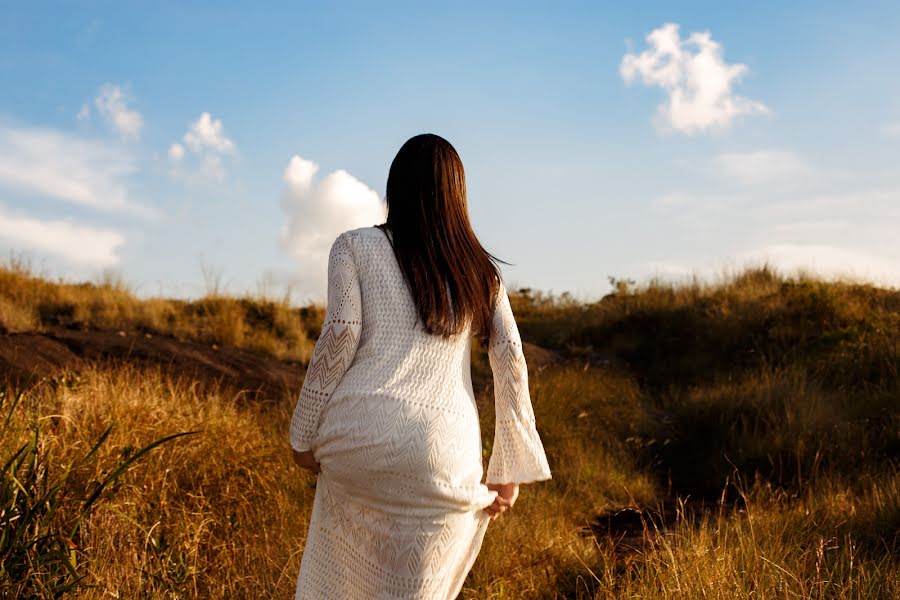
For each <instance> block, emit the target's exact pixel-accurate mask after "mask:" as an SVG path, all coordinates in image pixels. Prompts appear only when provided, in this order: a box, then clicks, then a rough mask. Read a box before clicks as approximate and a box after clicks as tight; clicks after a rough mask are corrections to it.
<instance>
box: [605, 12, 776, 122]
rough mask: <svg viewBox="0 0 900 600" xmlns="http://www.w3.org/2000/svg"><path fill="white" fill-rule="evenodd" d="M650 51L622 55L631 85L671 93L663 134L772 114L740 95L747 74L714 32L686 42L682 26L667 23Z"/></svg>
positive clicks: (663, 109) (654, 35)
mask: <svg viewBox="0 0 900 600" xmlns="http://www.w3.org/2000/svg"><path fill="white" fill-rule="evenodd" d="M646 40H647V44H648V45H649V46H650V47H649V49H647V50H645V51H643V52H641V53H640V54H633V53H627V54H625V56H623V57H622V62H621V64H620V66H619V73H620V75H621V76H622V79H623V80H624V81H625V82H626V83H632V82H634V81H635V80H638V79H640V81H641V82H642V83H644V84H645V85H648V86H658V87H661V88H662V89H663V90H665V92H666V94H667V95H668V98H667V100H666V102H664V103H663V104H661V105H660V106H659V114H658V118H659V123H658V127H659V128H660V129H661V130H664V131H665V130H675V131H681V132H684V133H689V134H690V133H696V132H700V131H706V130H711V129H721V128H726V127H728V126H729V125H730V124H731V122H732V121H733V120H734V119H735V118H736V117H738V116H739V115H745V114H746V115H749V114H759V113H768V112H769V109H768V108H767V107H766V106H765V105H764V104H762V103H760V102H757V101H755V100H750V99H748V98H744V97H742V96H738V95H736V94H735V93H734V92H733V91H732V87H733V86H734V84H735V83H736V82H737V81H738V80H739V79H740V78H741V77H742V76H743V75H744V74H745V73H746V71H747V67H746V66H745V65H743V64H740V63H735V64H728V63H726V62H725V61H724V59H723V58H722V48H721V46H720V45H719V44H718V43H717V42H716V41H714V40H713V39H712V36H710V34H709V32H696V33H692V34H691V35H690V36H689V37H688V38H687V39H686V40H682V39H681V35H680V34H679V31H678V25H676V24H674V23H666V24H665V25H663V26H662V27H660V28H658V29H656V30H654V31H652V32H651V33H650V34H649V35H648V36H647V38H646Z"/></svg>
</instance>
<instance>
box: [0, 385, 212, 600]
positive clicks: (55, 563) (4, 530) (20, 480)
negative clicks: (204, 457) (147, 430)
mask: <svg viewBox="0 0 900 600" xmlns="http://www.w3.org/2000/svg"><path fill="white" fill-rule="evenodd" d="M29 384H30V380H29V381H27V382H25V383H24V384H22V385H21V386H20V387H18V388H17V389H15V390H10V389H9V388H7V387H0V411H3V412H4V413H5V414H4V415H3V425H2V427H0V439H5V436H7V435H8V434H10V433H11V432H10V424H11V422H12V420H13V417H14V414H15V412H16V409H17V408H19V407H20V406H21V405H22V403H23V399H24V398H25V396H26V394H27V393H28V391H29V390H28V387H27V386H28V385H29ZM44 420H45V418H41V417H34V418H32V419H31V426H30V427H29V429H28V435H27V440H26V441H25V442H24V443H23V444H22V445H20V446H18V447H15V446H13V447H11V448H9V449H5V448H4V449H5V450H7V452H5V453H2V454H0V457H2V458H0V460H2V461H3V463H2V464H3V477H2V480H0V596H2V597H16V598H19V597H35V596H41V597H43V596H52V597H58V596H60V595H62V594H63V593H65V592H68V591H71V590H72V589H74V588H75V587H77V586H78V585H79V584H81V583H83V582H84V580H85V578H86V577H87V575H85V574H82V573H80V571H79V564H80V560H79V557H80V556H82V555H83V548H82V546H80V545H79V543H78V542H79V533H80V530H81V526H82V523H83V522H84V520H85V519H86V518H87V517H89V515H90V514H91V512H92V511H93V509H94V507H95V506H96V505H97V504H98V503H99V502H100V501H101V499H103V492H104V490H106V489H107V488H109V487H110V486H111V485H112V484H113V483H114V482H115V481H116V480H117V479H118V478H119V477H120V476H121V475H122V474H124V473H125V472H126V471H128V470H129V469H130V468H131V467H132V466H133V465H134V463H135V462H136V461H137V460H138V459H140V458H141V457H143V456H144V455H145V454H147V453H148V452H150V451H151V450H153V449H154V448H155V447H157V446H159V445H161V444H163V443H165V442H168V441H170V440H173V439H175V438H178V437H182V436H185V435H189V434H191V433H194V432H183V433H175V434H172V435H168V436H165V437H162V438H160V439H158V440H156V441H154V442H151V443H150V444H147V445H146V446H143V447H142V448H139V449H129V451H128V452H126V453H123V456H122V457H121V458H120V460H119V461H118V462H116V463H114V464H112V465H111V468H110V470H109V471H107V472H105V473H104V474H103V475H102V478H100V479H99V480H97V481H95V482H93V483H92V484H91V485H89V486H80V485H73V484H72V481H71V479H70V476H71V475H72V474H73V473H76V472H78V471H82V470H85V469H89V468H90V467H91V466H92V462H93V461H94V460H95V458H96V456H97V453H98V451H99V450H100V449H101V447H102V446H103V445H104V443H105V442H106V441H107V439H108V438H109V435H110V434H111V433H112V430H113V426H112V425H110V426H109V427H107V428H106V430H104V431H103V433H101V434H100V436H99V438H98V439H97V441H96V442H95V443H94V444H93V446H92V447H91V448H90V449H89V450H88V451H87V452H86V453H85V454H84V455H83V456H79V457H76V458H74V459H72V460H71V461H70V462H68V463H67V464H66V465H65V466H63V467H59V466H58V465H55V464H53V463H52V462H51V461H50V459H49V454H48V452H47V447H46V445H47V442H46V440H45V435H44V433H43V432H42V429H41V427H42V422H43V421H44Z"/></svg>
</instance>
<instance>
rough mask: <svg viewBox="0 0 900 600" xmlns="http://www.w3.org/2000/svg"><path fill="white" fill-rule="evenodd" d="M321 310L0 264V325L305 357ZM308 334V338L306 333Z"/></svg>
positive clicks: (284, 301) (13, 329)
mask: <svg viewBox="0 0 900 600" xmlns="http://www.w3.org/2000/svg"><path fill="white" fill-rule="evenodd" d="M322 311H323V309H322V308H321V307H317V306H310V307H306V308H295V307H292V306H291V305H290V303H289V302H288V300H287V299H273V298H263V297H259V298H254V297H250V296H247V297H242V298H237V297H231V296H223V295H220V294H208V295H206V296H205V297H203V298H200V299H198V300H192V301H187V300H175V299H169V298H148V299H141V298H138V297H136V296H135V295H134V294H133V293H131V292H130V291H129V290H128V289H127V287H126V286H125V285H124V284H123V283H122V282H121V281H119V280H116V279H114V278H113V279H109V280H107V281H101V282H100V283H68V282H64V281H49V280H46V279H43V278H40V277H36V276H35V275H33V274H32V273H31V272H30V271H29V270H28V268H27V266H23V265H20V264H17V263H13V264H11V265H8V266H7V267H5V268H4V267H0V331H3V330H4V329H5V330H7V331H11V332H23V331H42V330H44V329H46V328H49V327H53V326H64V327H79V328H83V329H104V330H124V331H129V332H141V333H151V334H161V335H171V336H174V337H176V338H179V339H187V340H192V341H198V342H204V343H209V344H213V343H215V344H220V345H229V346H237V347H241V348H250V349H254V350H259V351H261V352H264V353H266V354H269V355H272V356H275V357H277V358H287V359H292V360H300V361H307V360H309V357H310V355H311V353H312V348H313V345H314V344H315V336H316V335H318V328H319V327H320V325H321V319H322V316H323V314H324V313H323V312H322ZM311 336H312V339H310V338H311Z"/></svg>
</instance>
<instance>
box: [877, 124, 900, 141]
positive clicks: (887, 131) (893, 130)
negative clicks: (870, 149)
mask: <svg viewBox="0 0 900 600" xmlns="http://www.w3.org/2000/svg"><path fill="white" fill-rule="evenodd" d="M881 133H882V134H884V135H886V136H889V137H894V136H900V121H893V122H891V123H885V124H884V127H882V128H881Z"/></svg>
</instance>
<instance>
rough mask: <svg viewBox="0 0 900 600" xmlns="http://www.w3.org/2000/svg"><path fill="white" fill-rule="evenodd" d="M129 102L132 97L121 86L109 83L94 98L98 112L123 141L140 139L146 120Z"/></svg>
mask: <svg viewBox="0 0 900 600" xmlns="http://www.w3.org/2000/svg"><path fill="white" fill-rule="evenodd" d="M129 101H131V97H130V96H129V95H128V94H127V92H126V91H125V90H123V89H122V87H121V86H118V85H113V84H111V83H107V84H104V85H103V86H102V87H101V88H100V93H99V94H98V95H97V97H96V98H94V105H95V106H96V107H97V112H99V113H100V115H101V116H102V117H103V118H104V120H105V121H106V122H107V123H108V124H109V125H110V127H112V128H113V129H114V130H115V131H116V132H118V134H119V135H120V136H122V138H123V139H138V138H139V137H140V136H141V129H143V127H144V118H143V117H142V116H141V113H139V112H138V111H136V110H133V109H131V108H129V107H128V102H129ZM84 108H85V107H82V110H84ZM80 116H81V113H80V112H79V117H80ZM86 116H87V113H86Z"/></svg>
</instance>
